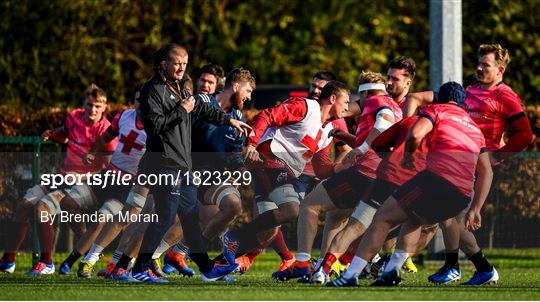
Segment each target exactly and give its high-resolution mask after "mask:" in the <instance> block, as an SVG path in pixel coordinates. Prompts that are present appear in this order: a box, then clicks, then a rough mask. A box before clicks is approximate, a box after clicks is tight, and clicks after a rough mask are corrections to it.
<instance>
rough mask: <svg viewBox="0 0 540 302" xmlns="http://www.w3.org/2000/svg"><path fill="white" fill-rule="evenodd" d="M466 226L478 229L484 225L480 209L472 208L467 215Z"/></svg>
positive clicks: (470, 229) (474, 229)
mask: <svg viewBox="0 0 540 302" xmlns="http://www.w3.org/2000/svg"><path fill="white" fill-rule="evenodd" d="M465 226H466V227H467V229H468V230H469V231H476V230H478V229H480V227H482V216H481V215H480V211H477V210H473V209H470V210H469V211H468V212H467V214H466V215H465Z"/></svg>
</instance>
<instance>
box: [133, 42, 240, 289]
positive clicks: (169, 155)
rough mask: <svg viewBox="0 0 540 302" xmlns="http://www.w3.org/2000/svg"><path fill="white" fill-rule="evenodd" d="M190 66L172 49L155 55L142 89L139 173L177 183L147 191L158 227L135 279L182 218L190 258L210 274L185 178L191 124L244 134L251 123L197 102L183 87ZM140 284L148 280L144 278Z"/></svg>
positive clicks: (147, 237) (149, 235)
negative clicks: (168, 177) (142, 141)
mask: <svg viewBox="0 0 540 302" xmlns="http://www.w3.org/2000/svg"><path fill="white" fill-rule="evenodd" d="M187 61H188V54H187V51H186V50H185V49H184V48H183V47H181V46H179V45H177V44H168V45H166V46H164V47H162V48H161V49H160V50H159V51H158V52H156V54H155V55H154V67H155V73H154V76H153V77H152V78H151V79H150V80H149V81H148V82H147V83H145V84H144V86H143V88H142V90H141V96H140V100H139V102H140V110H141V118H142V122H143V124H144V129H145V131H146V134H147V139H146V153H145V155H144V156H143V158H142V159H141V163H140V165H139V173H140V174H146V175H149V174H161V175H163V174H172V175H173V177H174V178H176V177H177V174H178V172H179V171H180V175H181V176H182V177H181V181H179V183H177V184H170V183H169V184H161V185H159V186H157V185H156V186H149V188H150V192H149V194H153V196H154V200H155V210H156V213H157V214H158V222H154V223H152V224H150V225H149V226H148V228H147V230H146V233H145V234H144V239H143V242H142V245H141V252H140V253H139V255H138V256H137V262H136V264H135V266H134V267H133V271H132V276H134V277H135V278H136V275H137V274H138V273H141V272H144V271H146V270H147V268H148V266H149V264H150V261H151V257H152V254H153V252H154V251H155V250H156V248H157V247H158V245H159V243H160V241H161V239H162V238H163V236H164V235H165V233H166V231H167V230H168V229H169V227H170V226H171V224H172V223H173V221H174V216H175V215H176V214H177V213H178V216H179V217H180V221H181V223H182V229H183V231H184V239H185V241H186V243H187V244H188V246H189V248H190V251H191V252H190V256H191V258H192V259H193V261H194V262H195V263H197V265H198V266H199V270H200V271H201V273H203V274H205V273H208V272H210V271H211V270H212V268H213V266H214V265H213V263H212V261H211V260H210V258H209V257H208V254H207V253H206V248H205V245H204V241H203V237H202V234H201V229H200V226H199V213H198V208H197V196H196V190H195V187H194V186H193V184H188V183H187V179H186V178H185V177H184V173H185V172H187V171H191V168H192V163H191V124H192V119H203V120H207V121H208V122H211V123H215V124H217V125H231V126H233V127H235V128H237V129H239V130H240V131H242V132H245V131H247V130H248V129H249V126H247V124H245V123H243V122H241V121H238V120H235V119H232V118H231V117H230V116H229V115H227V114H225V113H223V111H221V110H216V109H215V108H213V107H212V106H210V105H209V104H207V103H204V102H200V101H195V99H194V98H193V97H192V96H190V95H189V93H188V92H187V91H186V90H184V89H183V88H182V87H180V80H181V79H182V77H183V75H184V71H185V68H186V65H187ZM139 281H147V280H146V279H145V278H142V279H141V280H139Z"/></svg>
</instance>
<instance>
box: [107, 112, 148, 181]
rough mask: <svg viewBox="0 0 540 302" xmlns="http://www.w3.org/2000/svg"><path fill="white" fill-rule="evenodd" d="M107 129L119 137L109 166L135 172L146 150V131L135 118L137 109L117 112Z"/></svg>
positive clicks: (131, 172) (130, 172)
mask: <svg viewBox="0 0 540 302" xmlns="http://www.w3.org/2000/svg"><path fill="white" fill-rule="evenodd" d="M107 131H108V132H109V134H111V135H112V136H118V138H119V139H118V146H117V147H116V149H115V150H114V153H113V156H112V159H111V164H110V167H109V168H110V169H113V170H120V171H122V172H127V173H129V174H132V175H135V174H137V167H138V166H139V161H140V160H141V157H142V156H143V154H144V152H145V151H146V132H145V131H144V126H143V124H142V122H140V121H138V120H137V111H136V110H135V109H127V110H124V111H121V112H118V113H117V114H116V116H115V117H114V119H113V121H112V124H111V126H110V127H109V129H108V130H107Z"/></svg>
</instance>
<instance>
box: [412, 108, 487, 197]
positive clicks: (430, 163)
mask: <svg viewBox="0 0 540 302" xmlns="http://www.w3.org/2000/svg"><path fill="white" fill-rule="evenodd" d="M420 117H425V118H427V119H429V120H430V121H431V122H432V123H433V130H432V131H431V132H430V133H429V135H428V136H427V145H428V154H427V170H429V171H431V172H433V173H435V174H437V175H439V176H442V177H444V178H445V179H447V180H448V181H450V182H451V183H452V184H454V185H455V186H456V187H457V188H458V189H459V191H461V192H462V193H463V194H465V195H466V196H471V195H472V192H473V187H474V173H475V170H476V163H477V161H478V156H479V155H480V153H482V152H485V151H487V150H486V142H485V139H484V135H483V134H482V131H480V129H479V127H478V125H477V124H476V123H475V122H474V121H473V120H472V119H471V117H470V116H469V114H467V112H466V111H465V110H464V109H462V108H461V107H459V106H457V105H453V104H434V105H430V106H428V107H426V108H425V109H424V110H423V111H422V112H421V113H420Z"/></svg>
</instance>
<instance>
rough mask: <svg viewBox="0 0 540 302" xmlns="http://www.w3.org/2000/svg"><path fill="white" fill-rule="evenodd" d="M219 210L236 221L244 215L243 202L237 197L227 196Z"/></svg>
mask: <svg viewBox="0 0 540 302" xmlns="http://www.w3.org/2000/svg"><path fill="white" fill-rule="evenodd" d="M219 208H220V210H221V211H224V212H225V213H227V214H229V216H232V218H233V219H234V218H235V217H237V216H238V215H240V214H242V201H241V200H240V199H239V198H238V197H236V195H227V196H225V197H224V198H223V200H222V201H221V204H220V206H219Z"/></svg>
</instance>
